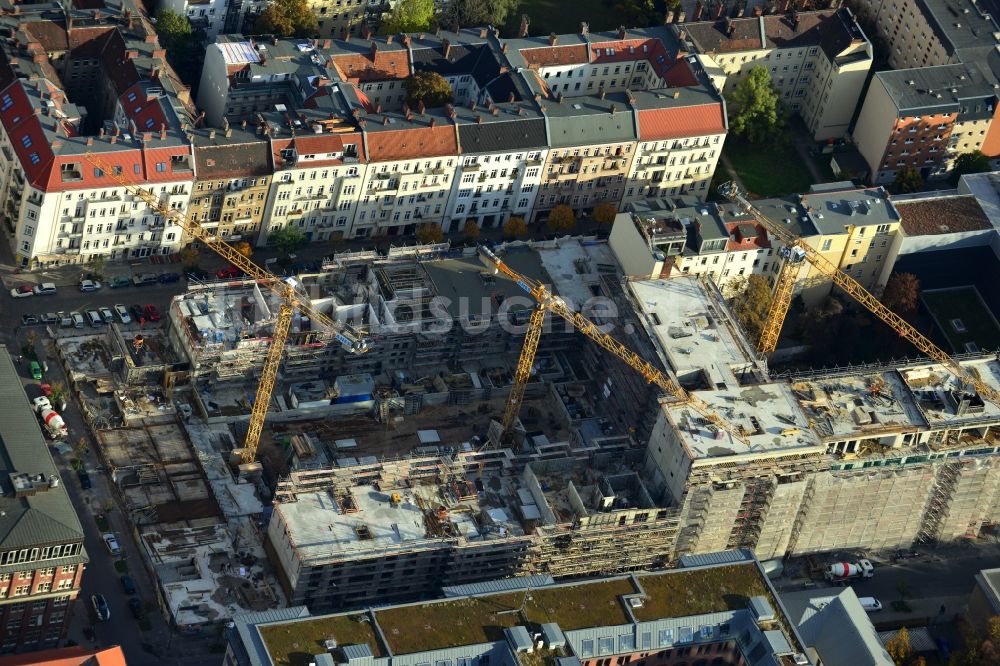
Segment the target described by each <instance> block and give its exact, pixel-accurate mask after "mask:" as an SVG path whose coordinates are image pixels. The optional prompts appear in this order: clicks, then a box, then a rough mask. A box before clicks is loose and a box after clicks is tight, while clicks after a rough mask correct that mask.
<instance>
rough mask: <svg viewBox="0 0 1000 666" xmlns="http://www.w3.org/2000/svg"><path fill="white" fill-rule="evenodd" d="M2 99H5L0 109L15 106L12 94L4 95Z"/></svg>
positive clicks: (3, 109)
mask: <svg viewBox="0 0 1000 666" xmlns="http://www.w3.org/2000/svg"><path fill="white" fill-rule="evenodd" d="M0 99H2V101H3V105H2V106H0V111H6V110H7V109H9V108H10V107H12V106H14V100H13V99H11V96H10V95H4V96H3V97H2V98H0Z"/></svg>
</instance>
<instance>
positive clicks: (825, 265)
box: [719, 181, 1000, 405]
mask: <svg viewBox="0 0 1000 666" xmlns="http://www.w3.org/2000/svg"><path fill="white" fill-rule="evenodd" d="M719 193H720V194H722V195H723V196H724V197H726V198H727V199H729V200H730V201H732V202H734V203H736V204H737V205H738V206H740V207H741V208H742V209H743V210H744V211H746V212H747V213H748V214H750V215H752V216H753V217H754V218H755V219H756V220H757V221H758V222H759V223H760V225H761V226H762V227H764V229H765V230H767V233H768V235H769V236H770V237H771V238H772V239H775V240H777V241H779V242H780V243H781V244H782V245H784V246H785V248H787V250H788V252H789V255H788V257H787V259H786V262H785V265H784V266H783V267H782V269H781V275H780V276H779V278H778V284H777V288H776V291H775V295H774V297H773V300H772V302H771V308H770V309H769V311H768V320H767V322H766V323H765V325H764V329H763V330H764V333H762V335H761V340H760V342H759V343H758V347H759V348H760V349H761V351H764V350H765V348H768V347H769V349H767V350H768V351H773V350H774V347H775V346H776V345H777V341H778V333H780V331H781V326H782V324H783V323H784V320H785V315H786V314H787V312H788V305H789V304H790V303H791V298H792V287H793V286H794V282H795V277H796V276H797V273H798V269H799V266H798V264H799V263H800V262H801V261H806V262H808V263H809V264H810V265H812V266H813V267H814V268H815V269H816V270H817V271H819V272H820V273H822V274H823V275H825V276H826V277H828V278H830V280H832V281H833V283H834V284H835V285H837V286H838V287H840V288H841V289H842V290H844V292H846V293H847V294H848V295H849V296H851V298H853V299H854V300H855V301H857V302H858V303H859V304H861V305H862V306H863V307H864V308H865V309H867V310H868V311H869V312H871V313H872V314H874V315H875V316H876V317H878V318H879V319H881V320H882V321H884V322H885V323H886V324H888V325H889V326H891V327H892V329H893V330H894V331H896V333H898V334H899V335H900V337H902V338H905V339H906V340H907V341H909V342H910V343H911V344H912V345H913V346H914V347H916V348H917V349H918V350H919V351H920V352H921V353H923V354H926V355H927V356H929V357H930V358H931V359H933V360H934V361H937V362H938V363H940V364H941V365H942V366H944V367H945V368H946V369H947V370H948V371H949V372H950V373H951V374H953V375H954V376H955V377H956V378H957V379H958V380H959V381H961V382H963V383H964V384H966V385H968V386H972V387H973V388H975V390H976V392H978V393H979V395H981V396H982V397H983V398H985V399H987V400H989V401H990V402H992V403H994V404H997V405H1000V391H997V390H995V389H994V388H993V387H991V386H990V385H989V384H987V383H986V382H984V381H983V380H982V379H980V378H979V377H978V376H976V375H975V374H973V373H971V372H969V371H968V370H966V369H965V368H963V367H962V366H961V365H960V364H959V363H958V361H956V360H955V359H953V358H952V357H951V355H949V354H948V353H947V352H945V351H944V350H943V349H941V348H940V347H938V346H937V345H936V344H934V343H933V342H931V340H930V338H928V337H927V336H925V335H924V334H923V333H921V332H920V331H918V330H917V329H916V328H914V327H913V325H912V324H910V323H909V322H908V321H906V320H905V319H903V318H902V317H900V316H899V315H898V314H896V313H895V312H893V311H892V310H890V309H889V308H887V307H886V306H885V305H883V304H882V302H881V301H879V300H878V299H877V298H875V296H874V295H873V294H872V293H871V292H870V291H868V290H867V289H865V287H864V286H863V285H862V284H861V283H860V282H858V281H857V280H855V279H854V278H852V277H851V276H850V275H848V274H847V273H845V272H844V271H842V270H840V268H838V267H837V266H835V265H834V264H833V263H831V262H830V261H829V260H828V259H827V258H826V257H824V256H823V255H822V254H820V253H819V252H817V251H816V250H815V249H814V248H813V247H812V246H811V245H809V244H808V243H806V242H805V241H804V240H803V239H802V238H799V237H798V236H796V235H795V234H793V233H791V232H790V231H788V230H787V229H785V228H784V227H782V226H781V225H780V224H778V223H777V222H774V221H773V220H771V219H770V218H769V217H768V216H766V215H764V214H763V213H762V212H761V211H760V210H759V209H758V208H757V207H756V206H754V205H753V204H752V203H751V202H750V200H749V199H747V198H746V195H744V194H743V193H742V192H741V191H740V189H739V187H738V186H737V185H736V184H735V183H734V182H731V181H730V182H728V183H723V184H722V185H720V186H719ZM765 334H766V335H767V336H768V337H767V340H766V342H765ZM772 345H773V346H772Z"/></svg>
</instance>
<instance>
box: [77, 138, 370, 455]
mask: <svg viewBox="0 0 1000 666" xmlns="http://www.w3.org/2000/svg"><path fill="white" fill-rule="evenodd" d="M85 157H86V158H87V160H88V161H90V162H91V163H92V164H93V165H94V166H95V167H97V169H99V170H100V171H101V173H103V175H105V176H108V177H109V178H111V179H112V180H114V181H115V182H116V183H118V184H119V185H121V186H122V187H123V188H125V190H126V191H127V192H129V193H130V194H132V195H133V196H135V197H138V198H139V199H142V200H143V201H144V202H146V204H147V205H148V206H149V207H150V208H152V209H153V210H156V211H158V212H159V213H160V214H161V215H163V217H164V218H165V220H170V221H172V222H173V223H175V224H176V225H177V226H179V227H181V228H182V229H183V230H184V231H185V232H186V233H187V234H189V235H190V236H192V237H193V238H196V239H198V240H200V241H201V242H202V243H204V244H205V246H206V247H207V248H209V249H210V250H212V251H213V252H215V253H216V254H218V255H219V256H220V257H222V258H224V259H226V260H228V261H229V263H231V264H232V265H233V266H234V267H236V268H238V269H240V270H241V271H243V272H244V273H245V274H246V275H248V276H249V277H251V278H252V279H254V280H255V281H257V282H258V284H262V285H264V286H266V287H267V288H268V289H270V290H271V291H272V292H273V293H275V294H277V295H278V296H279V297H280V298H281V299H282V301H281V307H280V309H279V312H278V317H277V319H276V320H275V322H274V325H273V327H272V331H271V342H270V346H269V347H268V350H267V357H266V358H265V361H264V367H263V369H262V370H261V377H260V382H259V383H258V386H257V391H256V394H255V396H254V401H253V407H252V408H251V410H250V422H249V426H248V429H247V436H246V439H245V440H244V444H243V452H242V460H243V463H244V464H247V465H248V464H251V463H253V462H254V461H255V460H256V458H257V446H258V444H260V435H261V432H262V431H263V429H264V420H265V418H266V416H267V408H268V405H270V403H271V395H272V394H273V393H274V384H275V382H276V381H277V378H278V370H279V369H280V366H281V355H282V352H283V351H284V348H285V341H286V340H287V339H288V330H289V328H290V326H291V323H292V312H293V310H298V311H299V312H300V313H302V314H303V315H305V316H307V317H309V320H310V321H311V322H315V323H316V324H317V325H318V326H319V327H321V328H323V329H325V330H327V331H329V332H330V333H332V334H333V336H334V337H335V338H336V339H337V341H338V342H340V343H341V344H342V345H343V346H344V347H345V348H346V349H348V350H349V351H351V352H354V353H361V352H364V351H367V349H368V343H367V341H366V340H365V339H364V338H363V337H362V336H361V335H360V334H359V333H358V332H357V331H354V330H353V329H352V328H351V327H350V326H348V325H345V324H340V323H338V322H335V321H333V320H332V319H330V318H329V317H327V316H326V315H325V314H323V313H321V312H317V311H316V310H314V309H313V308H312V306H311V304H310V303H308V302H307V301H305V300H303V298H302V295H300V294H299V293H298V292H297V291H296V289H295V287H294V285H293V283H292V282H290V281H286V280H282V279H281V278H279V277H278V276H276V275H274V274H272V273H271V272H270V271H267V270H264V269H263V268H261V267H260V266H258V265H257V264H255V263H254V262H253V261H251V260H250V259H249V258H247V257H246V256H244V255H243V254H242V253H241V252H240V251H239V250H237V249H236V248H235V247H233V246H232V245H230V244H229V243H227V242H225V241H224V240H222V239H221V238H219V237H218V236H216V235H214V234H212V233H209V232H208V231H206V230H205V229H203V228H202V226H201V225H200V224H198V223H197V222H195V221H194V220H192V219H191V218H190V217H188V216H187V215H186V214H185V213H183V212H182V211H180V210H178V209H175V208H169V207H167V206H164V205H163V204H162V203H161V202H160V199H159V198H158V197H157V196H156V195H155V194H153V192H152V190H146V189H144V188H142V187H139V186H138V185H136V184H134V183H131V182H129V181H127V180H126V179H125V178H124V177H123V176H122V175H121V173H122V172H123V171H124V170H123V169H122V168H121V167H120V166H116V165H109V164H107V163H106V162H105V161H104V160H103V159H101V158H100V157H98V156H97V155H96V154H94V153H93V152H89V151H88V152H87V153H86V154H85Z"/></svg>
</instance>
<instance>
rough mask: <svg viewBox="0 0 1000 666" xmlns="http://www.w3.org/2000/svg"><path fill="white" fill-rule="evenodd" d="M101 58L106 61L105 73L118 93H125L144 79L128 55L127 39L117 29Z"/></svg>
mask: <svg viewBox="0 0 1000 666" xmlns="http://www.w3.org/2000/svg"><path fill="white" fill-rule="evenodd" d="M101 59H102V60H103V61H104V74H105V76H107V77H108V78H109V79H110V80H111V82H112V83H113V84H114V86H115V90H116V91H117V92H118V94H124V92H125V91H126V90H128V89H129V88H130V87H132V86H134V85H135V84H136V83H138V82H139V81H140V80H141V79H142V77H141V76H139V71H138V70H137V69H136V68H135V65H134V64H133V63H132V59H131V58H129V57H127V49H126V44H125V40H124V38H123V37H122V36H121V34H120V33H119V32H118V31H117V30H116V31H114V32H112V33H111V37H110V38H109V39H108V46H107V48H105V49H104V51H102V52H101Z"/></svg>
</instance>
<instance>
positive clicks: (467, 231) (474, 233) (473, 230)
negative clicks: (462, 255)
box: [462, 220, 479, 238]
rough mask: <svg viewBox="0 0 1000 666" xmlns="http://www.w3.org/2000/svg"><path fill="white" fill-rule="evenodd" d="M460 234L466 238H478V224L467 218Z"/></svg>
mask: <svg viewBox="0 0 1000 666" xmlns="http://www.w3.org/2000/svg"><path fill="white" fill-rule="evenodd" d="M462 234H463V235H465V237H466V238H479V225H478V224H476V223H475V222H474V221H473V220H469V221H468V222H466V223H465V227H464V228H463V229H462Z"/></svg>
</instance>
